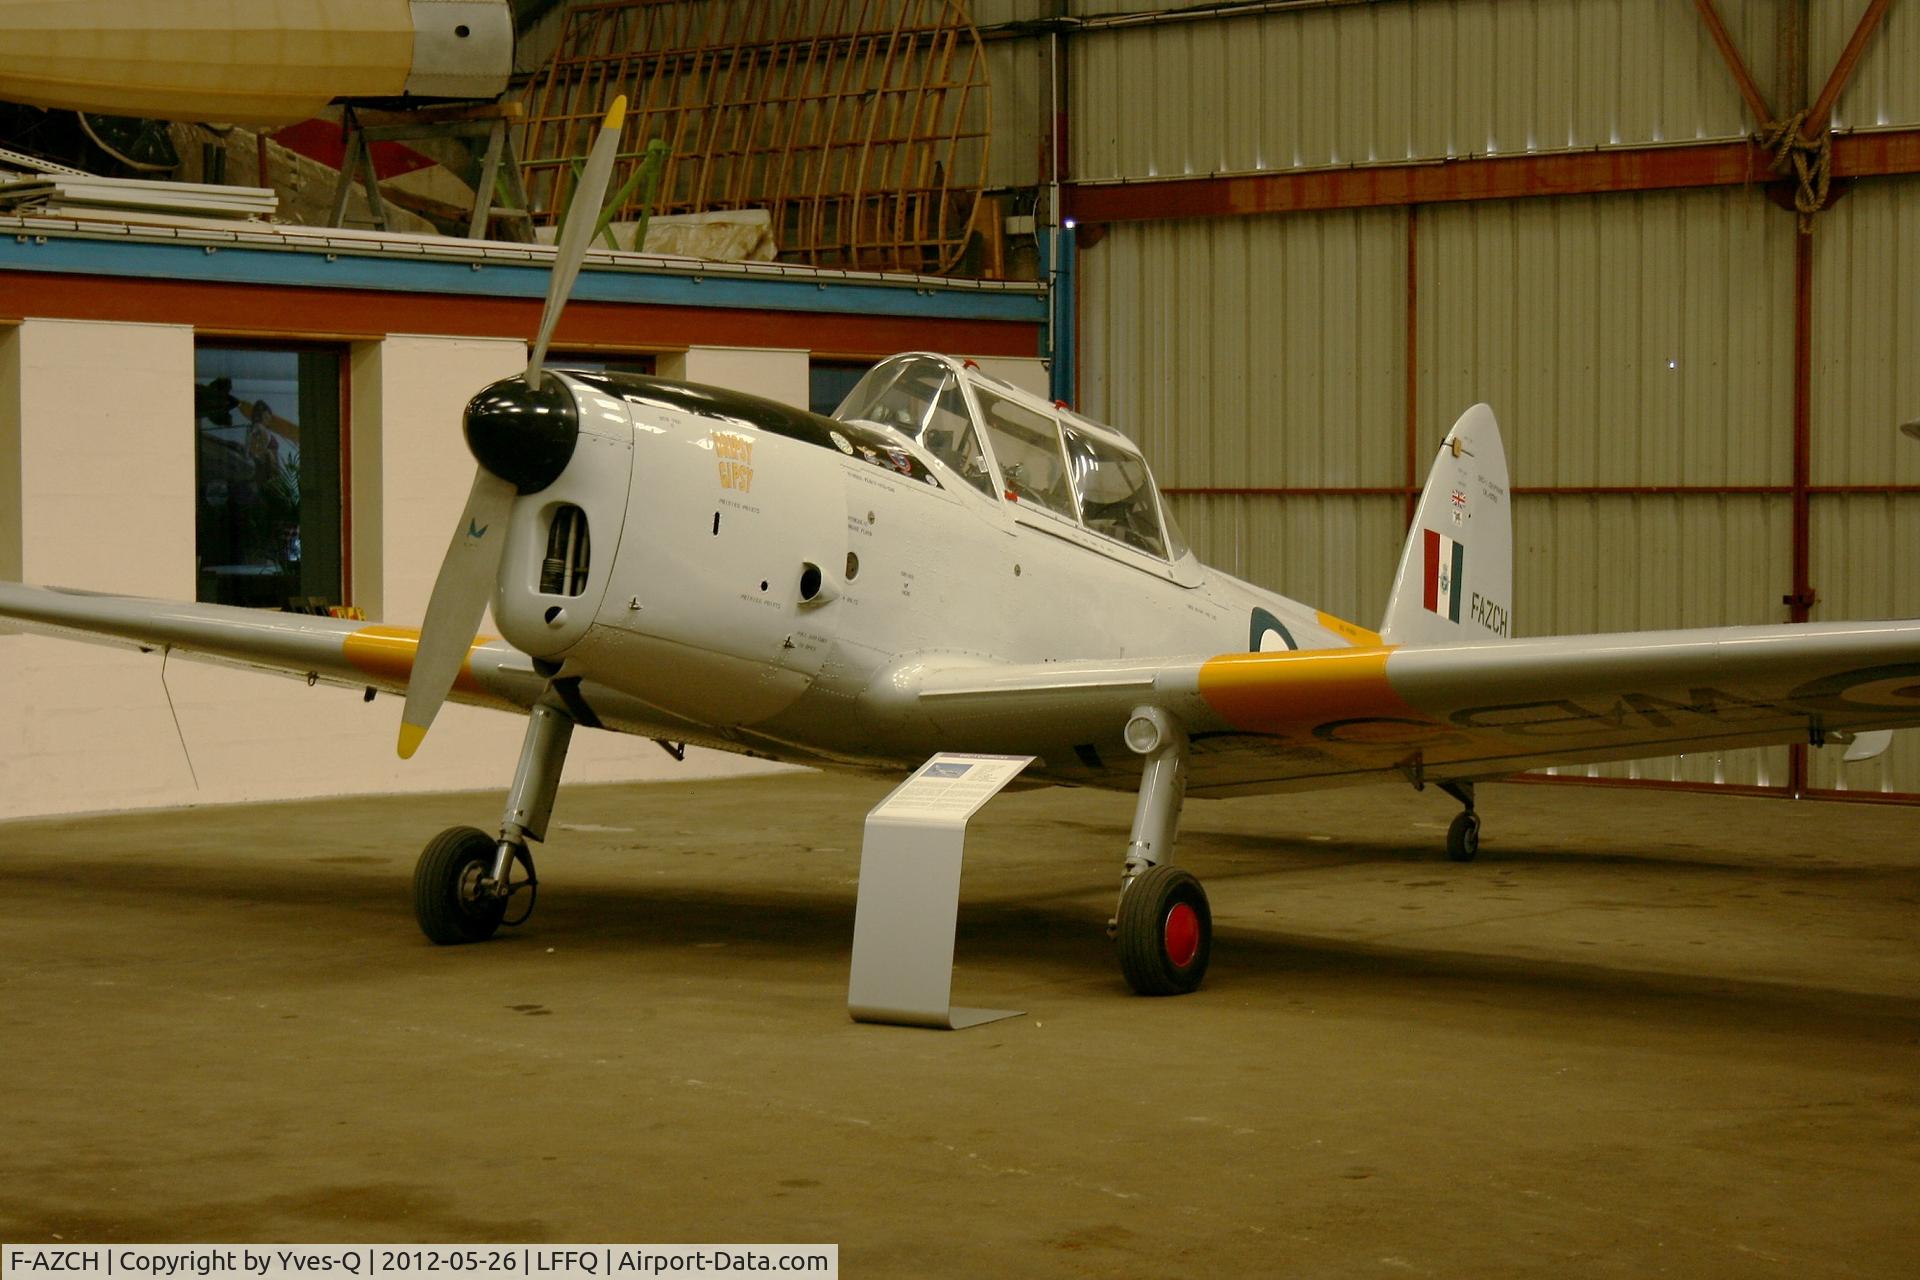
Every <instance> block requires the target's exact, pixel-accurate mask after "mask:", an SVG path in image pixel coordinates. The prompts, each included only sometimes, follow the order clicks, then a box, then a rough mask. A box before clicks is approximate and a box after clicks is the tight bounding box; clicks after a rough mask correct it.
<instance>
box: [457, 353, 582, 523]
mask: <svg viewBox="0 0 1920 1280" xmlns="http://www.w3.org/2000/svg"><path fill="white" fill-rule="evenodd" d="M533 381H534V382H535V383H536V384H537V385H534V386H529V385H528V379H526V378H524V377H521V376H520V375H518V374H515V375H514V376H513V377H511V378H502V379H501V380H500V381H498V382H496V383H494V384H493V385H492V386H490V387H486V388H484V389H483V390H482V391H481V392H480V394H479V395H476V396H475V397H474V398H473V399H472V400H469V401H468V402H467V411H466V415H465V417H464V419H463V421H464V424H465V428H466V433H467V448H469V449H471V450H472V451H473V457H474V460H475V461H476V462H478V463H479V464H480V465H481V466H483V467H485V468H486V469H487V470H488V471H489V472H491V473H492V474H494V475H496V476H499V477H500V478H501V479H502V480H505V481H507V482H508V483H510V484H512V485H513V487H514V488H516V489H518V490H519V491H520V492H521V493H523V494H525V493H538V492H540V490H542V489H544V488H546V487H547V486H548V485H550V484H552V483H553V482H554V481H555V480H557V479H559V477H560V473H561V472H562V471H565V470H566V469H567V463H568V461H570V460H571V459H572V457H573V449H574V445H575V444H576V443H577V442H578V440H579V438H580V414H579V411H578V410H577V409H576V408H574V404H573V395H572V393H570V392H569V391H568V390H567V389H566V386H565V385H564V384H563V383H561V381H560V379H558V378H552V377H548V376H546V374H544V373H542V374H540V375H538V376H537V377H535V378H534V379H533Z"/></svg>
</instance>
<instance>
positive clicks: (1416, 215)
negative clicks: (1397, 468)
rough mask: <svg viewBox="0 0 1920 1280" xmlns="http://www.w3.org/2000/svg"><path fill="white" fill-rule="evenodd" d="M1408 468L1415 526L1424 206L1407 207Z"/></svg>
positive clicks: (1409, 509)
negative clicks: (1421, 225)
mask: <svg viewBox="0 0 1920 1280" xmlns="http://www.w3.org/2000/svg"><path fill="white" fill-rule="evenodd" d="M1405 359H1406V362H1407V369H1406V378H1407V382H1406V401H1407V403H1406V411H1407V420H1406V438H1405V451H1406V459H1405V461H1406V470H1405V472H1404V475H1405V480H1406V486H1407V497H1406V504H1405V506H1406V514H1405V520H1404V523H1405V525H1406V527H1407V528H1409V529H1411V528H1412V527H1413V515H1414V512H1415V510H1417V509H1418V507H1419V505H1420V412H1419V399H1420V394H1419V393H1420V208H1419V206H1418V205H1410V206H1408V208H1407V346H1406V355H1405Z"/></svg>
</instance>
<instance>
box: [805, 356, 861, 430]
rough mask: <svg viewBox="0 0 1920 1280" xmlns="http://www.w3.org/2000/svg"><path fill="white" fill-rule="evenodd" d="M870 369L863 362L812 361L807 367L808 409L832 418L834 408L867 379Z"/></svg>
mask: <svg viewBox="0 0 1920 1280" xmlns="http://www.w3.org/2000/svg"><path fill="white" fill-rule="evenodd" d="M869 367H870V366H868V365H867V364H866V363H865V362H863V361H846V360H814V361H811V362H810V363H809V364H808V365H807V408H809V409H811V410H813V411H814V412H815V413H817V414H819V415H820V416H821V417H823V418H831V417H832V416H833V410H834V407H835V406H836V405H838V404H839V403H840V402H841V401H842V400H845V399H846V398H847V393H848V392H849V391H852V390H853V388H854V386H855V385H856V384H857V383H858V382H859V381H860V379H862V378H864V377H866V375H867V369H868V368H869Z"/></svg>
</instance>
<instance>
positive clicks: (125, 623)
mask: <svg viewBox="0 0 1920 1280" xmlns="http://www.w3.org/2000/svg"><path fill="white" fill-rule="evenodd" d="M0 622H4V623H5V624H6V625H7V626H9V627H13V628H17V629H19V630H22V631H32V632H39V633H43V634H50V635H58V636H64V637H66V638H68V639H76V640H88V641H93V642H95V643H101V644H117V645H123V646H127V647H137V648H141V649H147V650H153V649H168V650H171V651H173V652H176V653H179V654H181V655H182V656H186V657H193V658H199V659H203V660H208V661H213V662H221V663H227V664H230V665H234V666H243V667H251V668H255V669H258V670H263V671H273V672H277V673H279V674H281V675H289V676H295V677H299V678H305V679H309V680H313V681H322V680H323V681H326V682H327V683H329V684H338V685H349V686H352V687H354V688H375V689H381V690H384V691H386V692H389V693H400V692H404V691H405V689H406V686H407V678H408V676H409V675H410V674H411V673H412V671H413V660H414V655H415V653H416V652H417V650H418V648H419V643H420V633H419V632H418V631H415V630H413V629H411V628H406V627H384V626H372V625H369V624H367V623H365V622H352V621H348V620H345V619H341V618H322V617H314V616H311V615H307V614H297V613H275V612H272V611H269V610H263V609H241V608H235V607H233V606H231V605H218V604H180V603H176V602H174V601H170V600H145V599H140V598H138V597H134V596H113V595H100V594H97V593H93V592H86V591H73V590H68V589H63V588H59V587H29V586H22V585H20V584H18V583H0ZM544 684H545V681H544V680H542V679H541V678H540V677H539V676H537V675H536V674H535V673H534V671H533V668H532V666H531V664H530V663H529V662H528V661H527V658H526V655H525V654H523V653H521V652H520V651H519V650H517V649H515V648H513V647H512V646H511V645H508V644H506V643H505V642H504V641H500V640H495V639H492V638H491V637H482V638H481V640H480V641H479V642H477V643H475V644H474V645H473V646H472V648H471V649H470V650H469V651H468V653H467V657H466V660H465V661H464V662H463V663H462V664H461V668H460V674H459V677H458V678H457V680H456V681H455V684H454V694H453V697H454V700H455V701H459V702H467V703H473V704H475V705H479V706H490V707H497V708H501V709H504V710H524V709H525V708H526V707H528V706H530V705H531V704H532V701H533V700H534V699H535V698H536V697H538V696H539V693H540V690H541V688H542V687H543V686H544Z"/></svg>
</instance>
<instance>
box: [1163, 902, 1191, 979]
mask: <svg viewBox="0 0 1920 1280" xmlns="http://www.w3.org/2000/svg"><path fill="white" fill-rule="evenodd" d="M1160 941H1161V946H1162V947H1164V948H1165V949H1166V953H1167V959H1168V960H1170V961H1171V962H1172V963H1173V967H1174V968H1176V969H1184V968H1186V967H1187V966H1188V965H1190V964H1192V963H1193V958H1194V957H1195V956H1197V955H1199V954H1200V916H1199V914H1198V913H1196V912H1195V911H1194V909H1193V908H1192V907H1191V906H1189V905H1187V904H1186V903H1184V902H1176V903H1174V904H1173V906H1172V908H1171V909H1169V910H1168V912H1167V920H1166V924H1165V925H1163V926H1162V927H1161V930H1160Z"/></svg>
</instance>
